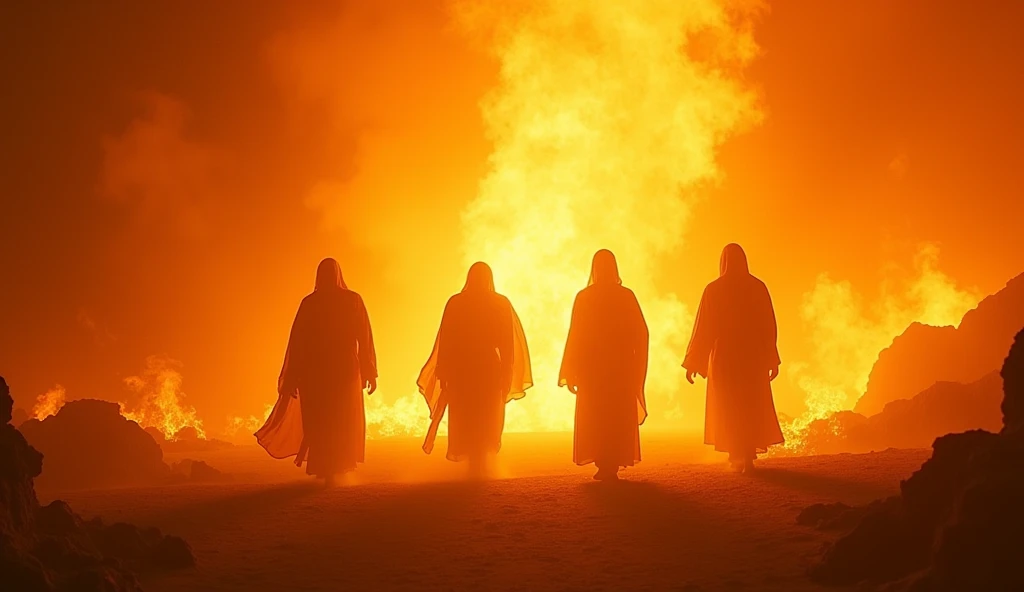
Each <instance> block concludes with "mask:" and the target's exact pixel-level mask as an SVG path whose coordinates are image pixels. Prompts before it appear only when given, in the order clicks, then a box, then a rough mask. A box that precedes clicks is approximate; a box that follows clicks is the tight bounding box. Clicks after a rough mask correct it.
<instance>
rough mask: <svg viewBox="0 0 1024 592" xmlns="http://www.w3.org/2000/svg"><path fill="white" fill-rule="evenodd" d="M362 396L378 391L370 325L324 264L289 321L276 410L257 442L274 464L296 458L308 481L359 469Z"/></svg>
mask: <svg viewBox="0 0 1024 592" xmlns="http://www.w3.org/2000/svg"><path fill="white" fill-rule="evenodd" d="M363 389H368V391H369V393H370V394H373V392H374V391H375V390H376V389H377V356H376V354H375V352H374V349H373V333H372V331H371V329H370V318H369V316H368V315H367V313H366V306H364V305H363V299H362V298H361V297H360V296H359V294H357V293H355V292H353V291H351V290H349V289H348V286H346V285H345V281H344V280H343V279H342V276H341V267H340V266H339V265H338V262H337V261H335V260H334V259H324V260H323V261H321V262H320V266H319V267H318V268H317V272H316V287H315V289H314V290H313V293H312V294H309V295H308V296H306V297H305V298H303V299H302V304H300V305H299V311H298V312H297V313H296V314H295V321H294V323H292V331H291V336H290V337H289V339H288V349H287V351H286V353H285V356H284V367H283V368H282V369H281V376H280V378H278V383H277V391H278V395H279V396H278V400H277V404H276V405H275V406H274V410H273V411H272V412H271V413H270V417H269V418H268V419H267V422H266V424H265V425H264V426H263V427H262V428H260V430H259V431H258V432H256V440H257V441H258V442H259V443H260V445H261V446H263V447H264V448H265V449H266V450H267V452H268V453H270V455H271V456H273V457H274V458H287V457H290V456H296V457H297V458H296V464H297V465H301V464H302V462H303V461H305V462H306V472H307V473H308V474H310V475H314V476H316V477H319V478H322V479H325V480H326V481H327V482H328V483H330V482H331V481H333V479H334V476H335V475H336V474H338V473H344V472H347V471H351V470H353V469H355V468H356V463H361V462H363V459H364V453H365V446H366V416H365V410H364V405H363Z"/></svg>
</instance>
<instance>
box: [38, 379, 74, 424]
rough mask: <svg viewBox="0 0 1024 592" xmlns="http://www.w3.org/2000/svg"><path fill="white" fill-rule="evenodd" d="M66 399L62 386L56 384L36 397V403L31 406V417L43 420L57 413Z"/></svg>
mask: <svg viewBox="0 0 1024 592" xmlns="http://www.w3.org/2000/svg"><path fill="white" fill-rule="evenodd" d="M65 401H66V393H65V391H64V387H62V386H61V385H59V384H58V385H56V386H54V387H53V388H52V389H50V390H48V391H46V392H45V393H43V394H41V395H39V396H38V397H36V404H35V405H33V406H32V417H34V418H36V419H38V420H39V421H43V420H44V419H46V418H47V417H50V416H51V415H57V412H58V411H60V409H61V407H63V406H64V403H65Z"/></svg>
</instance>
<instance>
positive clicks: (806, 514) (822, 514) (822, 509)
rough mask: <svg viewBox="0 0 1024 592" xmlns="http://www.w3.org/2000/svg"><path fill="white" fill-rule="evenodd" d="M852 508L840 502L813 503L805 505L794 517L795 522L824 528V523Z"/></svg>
mask: <svg viewBox="0 0 1024 592" xmlns="http://www.w3.org/2000/svg"><path fill="white" fill-rule="evenodd" d="M852 509H853V508H852V507H850V506H848V505H846V504H844V503H842V502H836V503H834V504H814V505H813V506H807V507H806V508H804V509H803V510H802V511H801V512H800V514H799V515H797V517H796V523H797V524H799V525H801V526H810V527H811V528H819V529H824V527H825V525H826V524H829V523H831V522H832V521H834V520H835V519H836V518H838V517H839V516H842V515H843V514H845V513H846V512H849V511H850V510H852Z"/></svg>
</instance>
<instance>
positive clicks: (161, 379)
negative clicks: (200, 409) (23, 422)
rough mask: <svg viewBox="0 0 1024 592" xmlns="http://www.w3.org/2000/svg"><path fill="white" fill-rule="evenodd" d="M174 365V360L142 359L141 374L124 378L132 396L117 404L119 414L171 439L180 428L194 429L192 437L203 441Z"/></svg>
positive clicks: (200, 426)
mask: <svg viewBox="0 0 1024 592" xmlns="http://www.w3.org/2000/svg"><path fill="white" fill-rule="evenodd" d="M177 366H178V363H177V362H175V361H174V360H171V359H168V358H164V357H161V356H150V357H148V358H146V368H145V370H143V372H142V373H141V374H139V375H138V376H129V377H128V378H126V379H124V382H125V384H126V385H127V386H128V388H129V389H130V390H131V391H132V392H134V393H135V395H136V396H135V397H134V403H132V404H128V403H125V402H120V403H119V405H120V406H121V415H123V416H124V417H125V418H127V419H130V420H132V421H134V422H136V423H138V424H139V425H140V426H142V427H144V428H149V427H152V428H156V429H158V430H160V432H161V433H163V434H164V437H166V438H168V439H171V440H173V439H174V437H175V435H176V434H177V433H178V432H180V431H181V430H182V429H184V428H193V429H195V433H196V436H197V437H199V438H204V439H205V438H206V431H205V430H204V429H203V420H201V419H199V418H198V417H197V415H196V410H195V408H194V407H192V406H191V405H187V404H186V403H185V393H183V392H182V391H181V382H182V377H181V373H180V372H179V371H178V370H177Z"/></svg>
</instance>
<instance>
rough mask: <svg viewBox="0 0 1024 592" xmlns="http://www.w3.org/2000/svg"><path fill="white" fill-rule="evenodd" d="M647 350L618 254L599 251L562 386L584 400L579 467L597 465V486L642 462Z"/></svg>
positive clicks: (572, 333) (576, 314) (579, 298)
mask: <svg viewBox="0 0 1024 592" xmlns="http://www.w3.org/2000/svg"><path fill="white" fill-rule="evenodd" d="M647 347H648V331H647V323H646V321H645V320H644V315H643V312H642V311H641V310H640V303H639V302H637V299H636V296H635V295H634V294H633V291H632V290H630V289H629V288H626V287H624V286H623V285H622V280H621V279H619V270H618V265H617V264H616V262H615V255H613V254H612V252H611V251H608V250H601V251H598V252H597V253H596V254H595V255H594V260H593V263H592V265H591V268H590V281H589V283H588V285H587V287H586V288H584V289H583V290H582V291H580V293H579V294H577V295H576V301H575V302H574V303H573V306H572V320H571V321H570V323H569V336H568V338H567V339H566V342H565V353H564V354H563V356H562V367H561V370H560V371H559V375H558V385H559V386H564V387H567V388H568V389H569V390H570V391H571V392H572V393H573V394H575V395H576V428H575V435H574V438H573V461H574V462H575V463H576V464H578V465H581V466H582V465H586V464H589V463H594V464H596V465H597V469H598V470H597V474H596V475H594V478H595V479H598V480H603V479H616V478H617V474H618V471H619V468H620V467H629V466H633V464H635V463H637V462H640V429H639V426H640V425H641V424H643V422H644V419H646V418H647V404H646V401H645V398H644V382H645V381H646V379H647Z"/></svg>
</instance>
